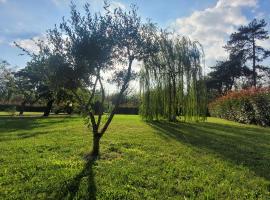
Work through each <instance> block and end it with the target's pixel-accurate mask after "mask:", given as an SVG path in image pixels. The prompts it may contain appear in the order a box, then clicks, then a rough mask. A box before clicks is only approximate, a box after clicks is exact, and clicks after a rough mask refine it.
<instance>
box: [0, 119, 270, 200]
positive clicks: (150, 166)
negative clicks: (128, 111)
mask: <svg viewBox="0 0 270 200" xmlns="http://www.w3.org/2000/svg"><path fill="white" fill-rule="evenodd" d="M90 149H91V135H90V134H89V131H88V130H87V128H86V127H85V126H84V122H83V120H82V119H81V118H80V117H76V116H72V117H64V116H60V117H54V116H52V117H49V118H41V117H40V118H39V117H32V118H29V117H26V118H18V117H14V118H12V117H0V199H1V200H2V199H9V200H10V199H73V198H74V199H119V200H120V199H121V200H122V199H153V200H154V199H161V200H164V199H230V200H231V199H270V129H269V128H262V127H257V126H249V125H242V124H238V123H233V122H229V121H225V120H221V119H215V118H210V119H208V122H204V123H197V124H196V123H168V122H153V123H146V122H143V121H142V120H141V119H140V118H139V117H138V116H124V115H118V116H116V117H115V118H114V120H113V122H112V125H111V126H110V128H109V130H108V132H107V134H106V135H105V137H104V138H103V139H102V141H101V154H102V156H101V158H100V159H99V160H98V161H96V162H88V163H87V162H86V161H84V160H83V159H82V158H83V156H84V154H85V153H87V152H89V151H90Z"/></svg>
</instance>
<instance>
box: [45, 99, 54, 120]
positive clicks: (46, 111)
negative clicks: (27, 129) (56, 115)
mask: <svg viewBox="0 0 270 200" xmlns="http://www.w3.org/2000/svg"><path fill="white" fill-rule="evenodd" d="M53 102H54V100H49V101H48V103H47V106H46V108H45V111H44V114H43V116H44V117H48V116H49V115H50V112H51V110H52V105H53Z"/></svg>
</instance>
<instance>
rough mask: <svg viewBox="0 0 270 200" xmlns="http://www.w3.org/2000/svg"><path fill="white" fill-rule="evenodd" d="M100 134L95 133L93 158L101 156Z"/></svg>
mask: <svg viewBox="0 0 270 200" xmlns="http://www.w3.org/2000/svg"><path fill="white" fill-rule="evenodd" d="M100 138H101V137H100V134H98V133H97V132H94V133H93V148H92V152H91V156H92V157H93V158H97V157H98V156H99V142H100Z"/></svg>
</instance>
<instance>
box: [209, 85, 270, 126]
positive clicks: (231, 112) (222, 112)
mask: <svg viewBox="0 0 270 200" xmlns="http://www.w3.org/2000/svg"><path fill="white" fill-rule="evenodd" d="M208 108H209V112H210V115H211V116H213V117H220V118H224V119H228V120H233V121H237V122H241V123H247V124H258V125H262V126H270V88H257V89H255V88H250V89H247V90H241V91H233V92H230V93H228V94H227V95H225V96H222V97H220V98H218V99H216V100H215V101H214V102H212V103H210V104H209V106H208Z"/></svg>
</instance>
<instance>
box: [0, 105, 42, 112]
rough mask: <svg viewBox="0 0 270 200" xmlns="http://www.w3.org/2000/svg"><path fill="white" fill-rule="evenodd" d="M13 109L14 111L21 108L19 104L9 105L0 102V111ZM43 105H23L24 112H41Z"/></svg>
mask: <svg viewBox="0 0 270 200" xmlns="http://www.w3.org/2000/svg"><path fill="white" fill-rule="evenodd" d="M13 109H15V110H16V111H20V110H21V105H10V104H0V111H10V110H13ZM44 109H45V107H44V106H25V107H24V111H25V112H43V111H44Z"/></svg>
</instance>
